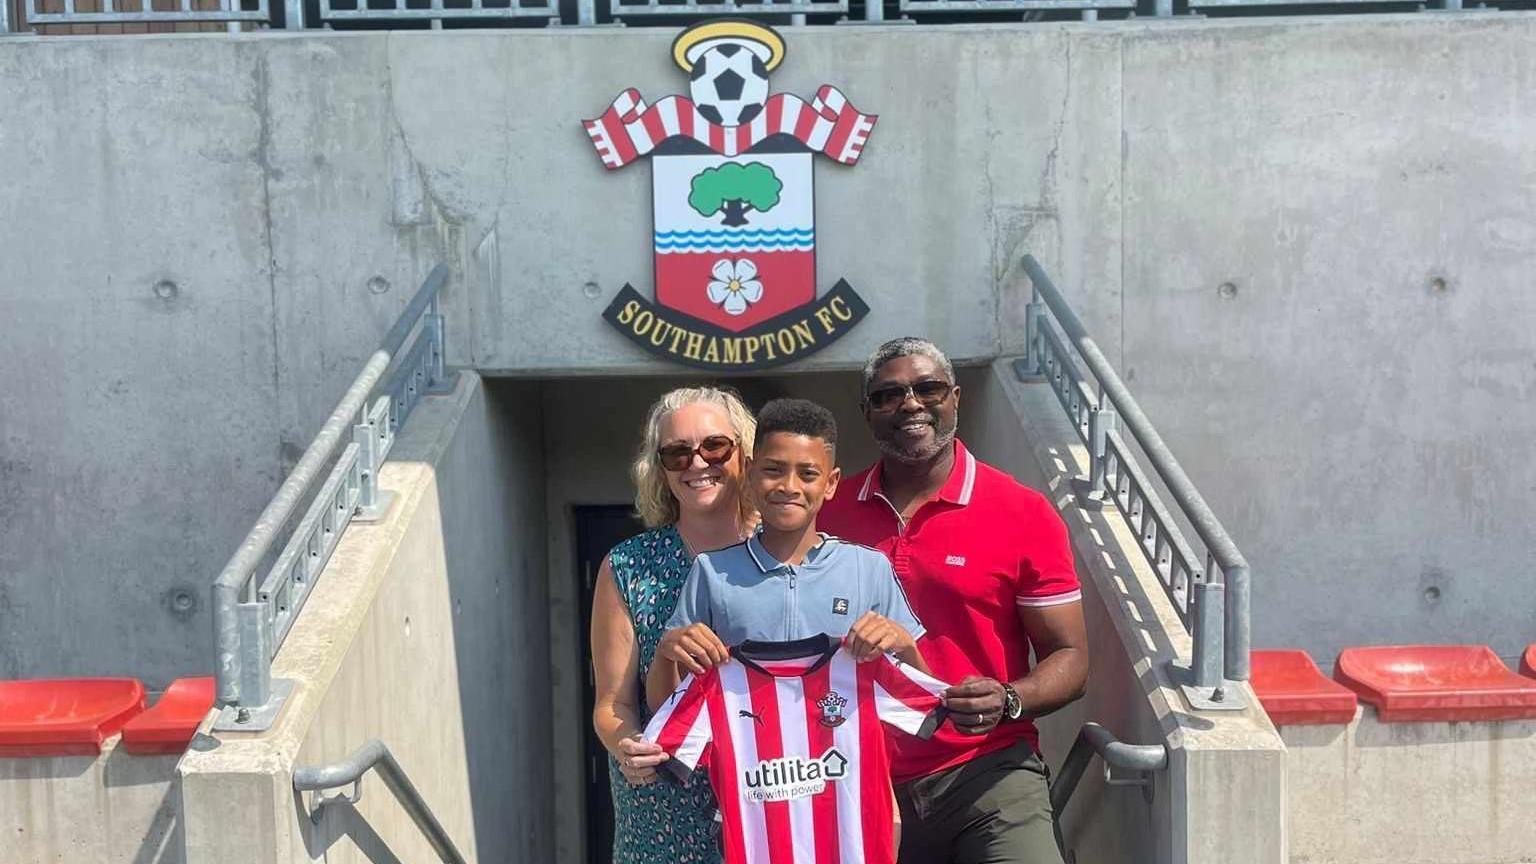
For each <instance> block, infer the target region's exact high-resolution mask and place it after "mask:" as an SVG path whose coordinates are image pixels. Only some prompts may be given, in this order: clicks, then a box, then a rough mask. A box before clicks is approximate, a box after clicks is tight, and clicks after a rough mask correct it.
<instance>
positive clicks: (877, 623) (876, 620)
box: [843, 612, 917, 663]
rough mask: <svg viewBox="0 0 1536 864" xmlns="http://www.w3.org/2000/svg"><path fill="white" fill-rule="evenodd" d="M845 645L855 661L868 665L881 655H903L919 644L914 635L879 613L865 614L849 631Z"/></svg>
mask: <svg viewBox="0 0 1536 864" xmlns="http://www.w3.org/2000/svg"><path fill="white" fill-rule="evenodd" d="M843 644H844V645H846V646H847V647H848V652H849V653H850V654H852V655H853V658H854V659H855V660H857V661H859V662H860V663H866V662H868V661H870V660H873V659H875V658H876V657H879V656H880V655H881V654H888V653H889V654H902V653H904V652H906V651H908V650H910V649H913V648H915V647H916V644H917V643H916V641H915V640H913V638H912V634H911V633H908V632H907V631H906V628H904V627H902V626H901V625H900V624H897V623H896V622H895V621H892V620H891V619H889V618H887V617H885V616H884V615H881V614H880V613H879V612H865V613H864V614H863V615H860V616H859V620H857V621H855V622H853V626H852V627H850V628H849V629H848V635H847V636H844V637H843Z"/></svg>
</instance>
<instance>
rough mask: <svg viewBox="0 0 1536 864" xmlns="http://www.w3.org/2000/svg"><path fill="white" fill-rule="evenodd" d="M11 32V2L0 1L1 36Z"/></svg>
mask: <svg viewBox="0 0 1536 864" xmlns="http://www.w3.org/2000/svg"><path fill="white" fill-rule="evenodd" d="M9 32H11V0H0V36H4V35H5V34H7V33H9Z"/></svg>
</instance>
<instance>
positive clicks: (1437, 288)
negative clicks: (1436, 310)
mask: <svg viewBox="0 0 1536 864" xmlns="http://www.w3.org/2000/svg"><path fill="white" fill-rule="evenodd" d="M1450 287H1451V286H1450V283H1448V282H1446V281H1445V277H1444V276H1436V277H1434V278H1433V279H1430V280H1429V290H1431V291H1433V292H1434V293H1436V294H1444V293H1445V292H1446V291H1449V290H1450Z"/></svg>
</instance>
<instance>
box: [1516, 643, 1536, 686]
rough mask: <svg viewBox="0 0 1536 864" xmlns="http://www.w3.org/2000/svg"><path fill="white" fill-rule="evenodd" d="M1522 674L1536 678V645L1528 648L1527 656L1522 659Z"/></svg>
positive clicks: (1526, 650)
mask: <svg viewBox="0 0 1536 864" xmlns="http://www.w3.org/2000/svg"><path fill="white" fill-rule="evenodd" d="M1520 674H1521V675H1524V676H1525V677H1527V678H1536V645H1528V646H1526V649H1525V656H1523V657H1521V658H1520Z"/></svg>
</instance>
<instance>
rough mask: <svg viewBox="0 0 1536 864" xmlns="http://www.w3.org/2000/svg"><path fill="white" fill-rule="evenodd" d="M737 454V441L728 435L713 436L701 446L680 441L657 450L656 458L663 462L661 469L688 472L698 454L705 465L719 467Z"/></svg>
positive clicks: (706, 439)
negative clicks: (691, 445) (694, 456)
mask: <svg viewBox="0 0 1536 864" xmlns="http://www.w3.org/2000/svg"><path fill="white" fill-rule="evenodd" d="M735 452H736V441H735V439H733V438H731V437H730V436H728V435H711V436H709V437H708V438H705V439H704V440H703V441H700V442H699V446H697V447H690V446H688V445H687V444H684V443H683V442H681V441H679V442H677V443H675V444H664V445H662V446H661V447H657V448H656V458H658V459H660V460H661V467H663V468H665V469H667V470H668V471H687V470H688V466H690V465H692V464H693V455H694V454H695V453H697V454H698V455H699V458H701V459H703V460H704V462H705V464H708V465H719V464H720V463H721V462H724V461H726V460H728V459H730V458H731V454H733V453H735Z"/></svg>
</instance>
